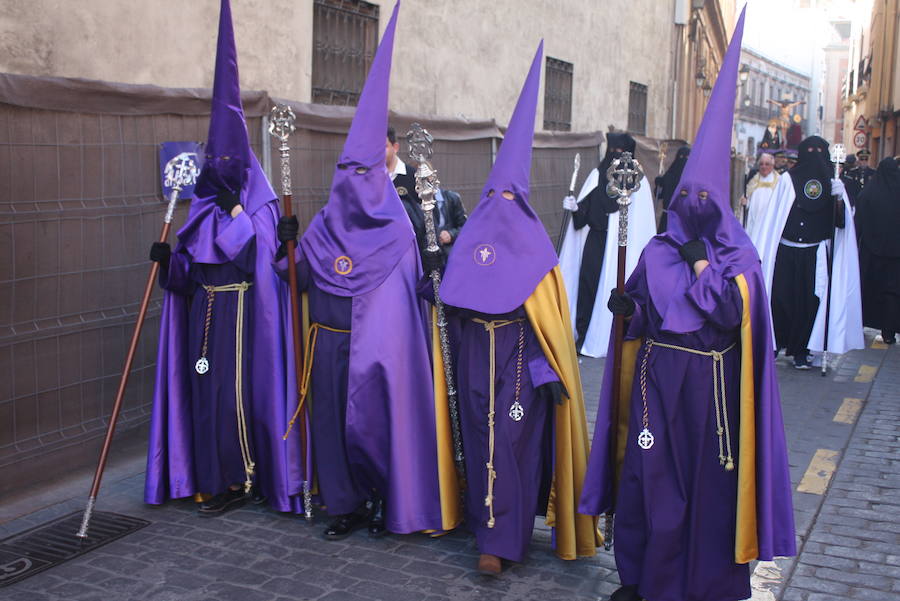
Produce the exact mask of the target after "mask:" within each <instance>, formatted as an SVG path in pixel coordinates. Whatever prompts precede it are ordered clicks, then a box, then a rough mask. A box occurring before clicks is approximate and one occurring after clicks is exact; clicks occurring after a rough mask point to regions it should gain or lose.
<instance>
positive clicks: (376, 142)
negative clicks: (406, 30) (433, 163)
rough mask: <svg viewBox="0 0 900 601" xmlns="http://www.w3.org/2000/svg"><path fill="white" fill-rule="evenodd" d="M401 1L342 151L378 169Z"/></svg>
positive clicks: (349, 159)
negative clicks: (395, 32)
mask: <svg viewBox="0 0 900 601" xmlns="http://www.w3.org/2000/svg"><path fill="white" fill-rule="evenodd" d="M399 9H400V1H399V0H398V1H397V4H395V5H394V10H393V12H392V13H391V19H390V21H388V24H387V27H386V28H385V29H384V35H383V36H382V38H381V42H380V43H379V44H378V50H377V51H376V52H375V58H374V59H372V65H371V67H369V75H368V77H367V78H366V83H365V85H364V86H363V89H362V93H361V94H360V95H359V104H358V105H357V107H356V114H355V115H354V116H353V123H351V124H350V132H349V133H348V134H347V140H346V141H345V142H344V150H343V151H342V152H341V162H342V163H345V164H348V163H354V164H358V165H364V166H366V167H368V168H370V169H374V168H376V167H378V166H380V165H384V151H385V148H384V145H385V140H386V138H387V129H388V89H389V88H390V86H391V58H392V56H393V53H394V31H395V29H396V27H397V11H399Z"/></svg>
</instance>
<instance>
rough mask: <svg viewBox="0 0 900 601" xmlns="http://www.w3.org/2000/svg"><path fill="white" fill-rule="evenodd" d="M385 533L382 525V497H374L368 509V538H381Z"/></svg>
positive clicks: (385, 530) (385, 529)
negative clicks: (370, 507)
mask: <svg viewBox="0 0 900 601" xmlns="http://www.w3.org/2000/svg"><path fill="white" fill-rule="evenodd" d="M387 533H388V531H387V528H385V526H384V499H375V500H374V501H372V509H371V510H370V511H369V538H381V537H382V536H384V535H385V534H387Z"/></svg>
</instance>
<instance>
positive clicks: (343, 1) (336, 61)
mask: <svg viewBox="0 0 900 601" xmlns="http://www.w3.org/2000/svg"><path fill="white" fill-rule="evenodd" d="M377 46H378V6H377V5H376V4H372V3H370V2H363V1H362V0H315V3H314V5H313V68H312V101H313V102H316V103H319V104H339V105H351V106H356V104H357V103H358V102H359V95H360V93H361V92H362V88H363V85H364V84H365V82H366V74H367V73H368V72H369V66H370V65H371V64H372V59H373V58H374V56H375V49H376V47H377Z"/></svg>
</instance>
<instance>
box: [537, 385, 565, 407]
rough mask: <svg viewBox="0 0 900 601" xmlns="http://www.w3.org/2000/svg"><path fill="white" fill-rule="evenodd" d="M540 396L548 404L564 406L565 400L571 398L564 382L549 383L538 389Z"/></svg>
mask: <svg viewBox="0 0 900 601" xmlns="http://www.w3.org/2000/svg"><path fill="white" fill-rule="evenodd" d="M537 393H538V395H539V396H540V397H541V398H542V399H544V400H545V401H546V402H548V403H555V404H557V405H562V404H563V398H569V395H568V394H566V389H565V388H564V387H563V385H562V382H547V383H546V384H541V385H540V386H538V387H537Z"/></svg>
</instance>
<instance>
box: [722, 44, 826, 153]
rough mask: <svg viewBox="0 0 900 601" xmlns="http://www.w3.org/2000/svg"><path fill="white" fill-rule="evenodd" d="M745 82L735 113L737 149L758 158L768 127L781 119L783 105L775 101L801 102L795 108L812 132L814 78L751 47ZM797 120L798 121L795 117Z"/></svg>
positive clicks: (746, 52) (745, 54)
mask: <svg viewBox="0 0 900 601" xmlns="http://www.w3.org/2000/svg"><path fill="white" fill-rule="evenodd" d="M741 69H742V73H741V80H742V81H741V83H740V88H739V89H738V93H737V104H738V107H737V113H736V115H735V140H736V142H735V151H736V152H737V153H738V154H743V155H745V156H746V157H748V158H750V159H751V160H752V159H755V156H756V151H757V147H758V146H759V144H760V143H761V142H762V141H763V136H764V135H765V132H766V127H767V126H768V125H769V122H770V121H771V120H773V119H777V117H778V115H779V113H780V108H779V106H778V105H777V104H776V103H775V102H773V101H778V102H790V103H794V102H799V103H800V104H798V105H796V106H794V107H792V109H791V111H792V113H793V114H794V115H797V116H799V117H800V121H799V122H798V124H799V126H800V128H801V130H802V131H803V132H804V134H807V135H808V132H809V122H810V119H809V117H810V114H811V113H814V112H815V108H816V107H815V105H814V103H813V102H812V96H811V90H810V84H811V78H810V76H809V75H808V74H806V73H801V72H800V71H796V70H794V69H792V68H790V67H788V66H786V65H784V64H782V63H780V62H778V61H777V60H775V59H773V58H771V57H768V56H766V55H764V54H763V53H761V52H759V51H757V50H753V49H751V48H744V49H743V50H742V51H741ZM811 105H812V106H811ZM795 122H796V120H795Z"/></svg>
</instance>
